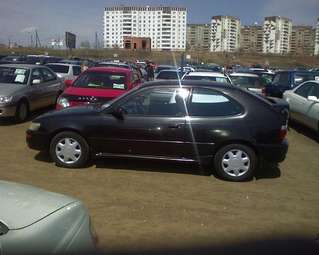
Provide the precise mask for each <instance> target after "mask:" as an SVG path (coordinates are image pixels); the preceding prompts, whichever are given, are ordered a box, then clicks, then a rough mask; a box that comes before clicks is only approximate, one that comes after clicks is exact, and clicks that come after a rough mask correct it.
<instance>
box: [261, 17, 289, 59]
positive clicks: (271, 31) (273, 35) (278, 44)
mask: <svg viewBox="0 0 319 255" xmlns="http://www.w3.org/2000/svg"><path fill="white" fill-rule="evenodd" d="M291 33H292V22H291V20H290V19H287V18H284V17H279V16H273V17H266V18H265V21H264V37H263V53H266V54H268V53H271V54H287V53H289V52H290V43H291Z"/></svg>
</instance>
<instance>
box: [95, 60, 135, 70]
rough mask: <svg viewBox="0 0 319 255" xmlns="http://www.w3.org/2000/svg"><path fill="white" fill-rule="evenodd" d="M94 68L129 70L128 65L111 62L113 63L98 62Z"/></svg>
mask: <svg viewBox="0 0 319 255" xmlns="http://www.w3.org/2000/svg"><path fill="white" fill-rule="evenodd" d="M95 66H96V67H121V68H127V69H129V68H130V66H129V65H128V64H126V63H122V62H113V61H108V62H99V63H97V64H96V65H95Z"/></svg>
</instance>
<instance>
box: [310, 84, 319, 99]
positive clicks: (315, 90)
mask: <svg viewBox="0 0 319 255" xmlns="http://www.w3.org/2000/svg"><path fill="white" fill-rule="evenodd" d="M312 84H313V86H312V90H311V91H310V92H309V94H308V96H315V97H317V98H319V84H317V83H312Z"/></svg>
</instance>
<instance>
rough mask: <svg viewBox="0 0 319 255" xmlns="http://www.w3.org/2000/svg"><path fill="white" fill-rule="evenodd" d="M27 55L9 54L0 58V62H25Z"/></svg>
mask: <svg viewBox="0 0 319 255" xmlns="http://www.w3.org/2000/svg"><path fill="white" fill-rule="evenodd" d="M26 63H27V57H26V56H22V55H10V56H6V57H4V58H2V59H1V60H0V64H26Z"/></svg>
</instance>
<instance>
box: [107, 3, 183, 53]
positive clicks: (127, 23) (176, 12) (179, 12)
mask: <svg viewBox="0 0 319 255" xmlns="http://www.w3.org/2000/svg"><path fill="white" fill-rule="evenodd" d="M186 20H187V9H186V8H179V7H150V6H146V7H123V6H119V7H108V8H105V9H104V35H103V36H104V47H105V48H117V47H118V48H124V37H127V36H129V37H147V38H150V39H151V47H152V49H155V50H176V51H180V50H185V49H186Z"/></svg>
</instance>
